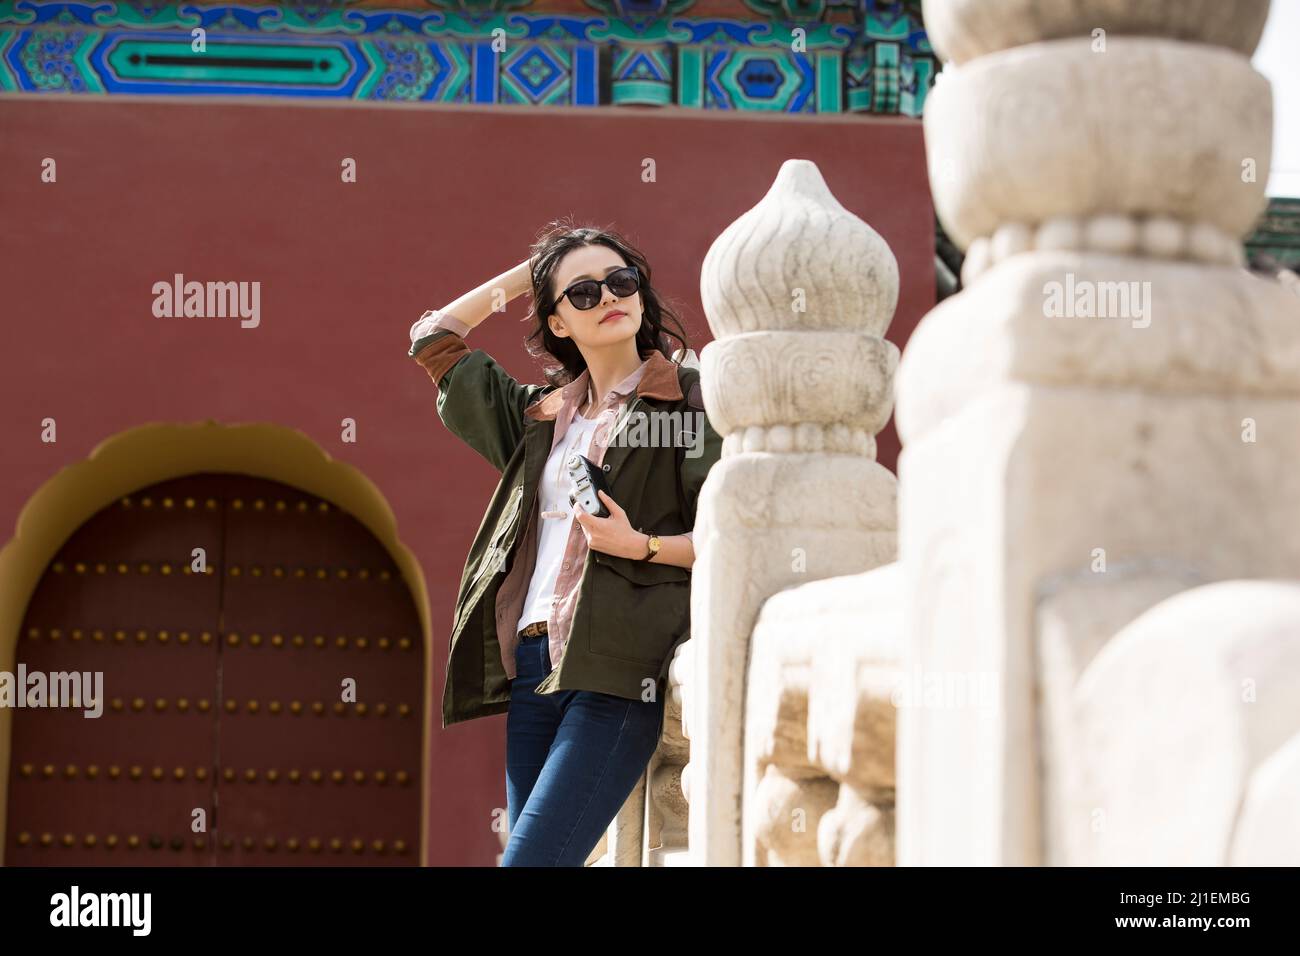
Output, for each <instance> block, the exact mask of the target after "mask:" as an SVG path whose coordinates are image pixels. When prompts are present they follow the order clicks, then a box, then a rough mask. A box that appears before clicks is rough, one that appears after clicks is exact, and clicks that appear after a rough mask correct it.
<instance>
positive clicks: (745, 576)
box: [682, 160, 898, 866]
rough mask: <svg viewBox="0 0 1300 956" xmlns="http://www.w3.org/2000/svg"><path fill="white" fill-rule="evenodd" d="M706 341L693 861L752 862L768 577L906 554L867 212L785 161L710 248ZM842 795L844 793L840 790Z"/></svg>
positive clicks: (886, 280)
mask: <svg viewBox="0 0 1300 956" xmlns="http://www.w3.org/2000/svg"><path fill="white" fill-rule="evenodd" d="M700 292H701V297H702V299H703V303H704V309H705V312H706V314H707V316H708V320H709V325H710V327H711V328H712V330H713V333H714V336H715V339H714V341H713V342H711V343H709V344H708V345H707V346H705V348H704V350H703V352H702V353H701V373H702V374H701V378H702V382H703V387H704V402H705V408H706V410H707V412H708V415H709V420H710V422H711V423H712V425H713V427H714V428H715V429H716V430H717V431H718V433H719V434H720V435H722V436H724V437H723V452H722V459H721V460H720V461H719V462H718V463H717V464H716V465H715V466H714V467H713V470H712V471H711V472H710V473H709V478H708V480H707V481H706V482H705V485H704V489H703V491H702V492H701V496H700V502H699V510H698V514H697V517H696V524H695V547H696V551H697V556H696V563H695V569H694V582H693V587H692V597H691V627H692V639H691V640H690V641H688V642H687V643H686V644H684V645H682V653H684V654H688V655H689V656H690V658H691V660H690V664H689V667H688V674H689V678H688V680H687V681H686V682H685V683H684V685H683V692H684V706H683V712H684V726H685V732H686V736H687V737H688V738H689V739H690V763H689V765H688V766H687V768H686V771H685V774H684V777H683V789H684V791H685V793H686V796H687V799H688V800H689V803H690V820H689V841H690V858H691V862H692V863H694V864H703V865H721V866H736V865H739V864H740V863H741V811H742V807H741V794H742V783H743V773H742V758H743V754H742V747H743V739H744V737H743V731H744V719H743V718H744V703H745V701H744V698H745V686H746V673H747V668H748V661H749V653H750V638H751V632H752V630H753V628H754V623H755V620H756V618H757V616H758V612H759V608H760V607H761V606H762V604H763V602H764V601H765V600H766V599H767V598H768V597H769V596H771V595H772V594H774V593H776V592H777V591H780V590H782V589H784V588H787V587H790V586H792V585H795V584H802V583H805V582H807V581H811V580H815V579H819V578H825V577H832V576H837V575H846V574H852V573H857V572H861V571H864V570H867V569H869V568H872V567H875V566H877V565H880V564H883V563H885V562H887V561H891V560H892V559H893V557H894V553H895V546H896V541H895V523H896V522H895V501H896V499H895V479H894V476H893V474H892V473H891V472H889V471H888V470H887V469H886V468H884V467H882V466H881V465H880V464H879V463H878V462H877V461H876V460H875V445H876V442H875V435H876V433H877V432H879V431H880V429H881V428H882V427H883V426H884V424H885V422H886V421H887V420H888V418H889V414H890V412H891V410H892V407H893V399H892V394H893V388H892V383H893V374H894V369H895V367H896V364H897V360H898V350H897V348H896V347H895V346H894V345H892V344H891V343H889V342H887V341H885V340H884V338H882V336H883V334H884V332H885V329H886V328H887V327H888V325H889V322H890V320H891V319H892V318H893V314H894V309H895V306H896V305H897V302H898V266H897V263H896V262H895V260H894V256H893V253H891V252H890V251H889V247H888V246H887V245H886V244H885V242H884V240H882V239H881V237H880V236H879V234H877V233H876V232H875V230H873V229H872V228H871V227H870V226H868V225H867V224H866V223H865V222H863V221H862V220H861V219H859V218H858V217H857V216H855V215H853V214H852V213H850V212H849V211H848V210H846V209H845V208H844V207H843V206H841V205H840V203H839V202H837V201H836V199H835V197H834V196H832V195H831V193H830V191H829V190H828V189H827V187H826V184H825V182H824V181H823V180H822V177H821V174H820V173H819V172H818V170H817V167H816V165H814V164H813V163H811V162H809V161H807V160H788V161H786V162H785V163H784V164H783V165H782V167H781V170H780V172H779V173H778V174H777V177H776V180H775V182H773V184H772V187H771V189H770V190H769V191H768V193H767V195H766V196H764V197H763V200H762V201H761V202H760V203H759V204H758V205H756V206H755V207H754V208H753V209H751V210H749V211H748V212H747V213H745V214H744V215H743V216H741V217H740V218H739V219H737V220H736V221H735V222H734V223H732V224H731V225H730V226H729V227H728V228H727V229H726V230H725V231H724V232H723V233H722V235H720V236H719V237H718V239H717V240H716V241H715V242H714V243H713V245H712V247H711V248H710V249H709V253H708V255H707V256H706V258H705V260H704V266H703V269H702V272H701V277H700ZM831 799H832V801H833V800H834V795H833V794H832V796H831Z"/></svg>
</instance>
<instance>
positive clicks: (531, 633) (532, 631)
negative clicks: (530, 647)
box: [519, 621, 546, 637]
mask: <svg viewBox="0 0 1300 956" xmlns="http://www.w3.org/2000/svg"><path fill="white" fill-rule="evenodd" d="M545 633H546V622H545V621H534V622H533V623H532V624H529V625H528V626H527V627H525V628H524V629H523V630H522V631H520V632H519V636H520V637H535V636H536V635H538V634H545Z"/></svg>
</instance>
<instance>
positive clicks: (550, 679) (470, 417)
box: [408, 329, 722, 727]
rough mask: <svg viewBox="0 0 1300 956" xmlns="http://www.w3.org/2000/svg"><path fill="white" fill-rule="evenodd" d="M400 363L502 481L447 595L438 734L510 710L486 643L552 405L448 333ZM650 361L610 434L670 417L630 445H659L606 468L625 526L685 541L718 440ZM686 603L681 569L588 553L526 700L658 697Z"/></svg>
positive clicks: (692, 390) (697, 409)
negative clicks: (449, 614)
mask: <svg viewBox="0 0 1300 956" xmlns="http://www.w3.org/2000/svg"><path fill="white" fill-rule="evenodd" d="M448 337H453V339H452V340H451V341H444V340H445V339H447V338H448ZM408 354H409V355H410V356H411V357H413V358H416V360H417V361H419V362H420V364H421V365H423V366H424V367H425V369H426V370H427V371H428V372H429V374H430V377H431V378H432V379H433V380H434V381H435V382H436V384H437V385H438V399H437V410H438V416H439V417H440V418H441V419H442V422H443V424H444V425H446V427H447V429H448V430H449V431H451V432H452V434H454V435H455V436H456V437H458V438H460V439H461V440H462V441H464V442H465V443H466V444H467V445H469V446H470V447H471V448H473V449H474V450H475V451H476V452H478V453H479V454H480V455H482V456H483V457H484V458H485V459H487V460H488V461H489V462H490V463H491V464H492V465H493V467H495V468H496V469H497V470H498V471H500V472H501V479H500V481H499V482H498V483H497V487H496V490H495V492H494V493H493V495H492V499H491V501H489V502H488V506H487V512H486V514H484V516H483V521H482V523H481V524H480V526H479V529H478V533H477V534H476V535H475V536H474V541H473V544H472V545H471V546H470V553H469V558H468V559H467V560H466V562H465V569H464V572H463V573H462V575H461V580H460V587H459V590H458V593H457V596H456V609H455V614H454V617H453V623H452V630H451V647H450V656H449V660H448V663H447V678H446V683H445V685H444V687H443V698H442V725H443V727H447V726H450V725H451V724H454V723H458V722H460V721H464V720H472V719H474V718H476V717H486V716H489V715H492V714H500V713H504V712H505V711H506V710H507V709H508V707H509V703H510V685H511V680H510V678H508V677H507V676H506V674H505V672H504V670H503V668H502V664H501V648H500V646H499V644H498V641H497V634H496V617H495V613H494V608H495V604H496V596H497V590H498V588H499V587H500V585H501V582H502V580H503V579H504V578H505V577H506V574H507V573H508V572H509V569H510V568H511V566H512V562H513V561H514V558H515V555H516V552H517V550H518V549H517V544H518V541H519V539H520V536H521V531H522V529H523V528H524V527H525V520H524V519H525V518H526V517H527V516H528V514H529V511H528V509H533V508H536V507H537V493H538V483H539V481H540V479H541V475H542V470H543V467H544V466H545V464H546V459H547V458H548V457H549V455H550V451H551V446H552V441H551V439H552V436H553V434H554V431H555V418H556V413H557V412H558V411H559V408H560V405H561V404H562V396H561V394H560V393H559V390H558V388H557V386H555V385H549V384H548V385H522V384H520V383H519V382H517V381H516V380H515V379H514V378H512V377H511V376H510V375H509V374H508V373H507V372H506V371H505V370H504V369H502V368H501V367H500V366H499V365H498V364H497V363H496V362H495V361H493V359H492V358H491V357H490V356H489V355H487V354H486V353H485V352H483V351H482V350H480V349H467V348H466V346H465V345H464V340H463V339H461V338H460V337H459V336H457V335H455V333H454V332H451V331H449V330H446V329H440V330H438V331H436V332H434V333H433V334H431V335H426V336H424V337H423V338H420V339H419V340H417V341H416V342H415V343H413V344H412V346H411V349H410V352H409V353H408ZM648 361H649V363H650V364H649V366H648V367H647V369H646V372H645V374H643V375H642V377H641V380H640V382H639V383H638V385H637V389H636V394H635V395H632V396H630V397H629V399H628V400H627V402H626V405H625V406H624V408H623V410H622V413H621V415H620V418H619V420H618V424H616V426H615V435H617V434H618V432H619V428H620V425H622V426H627V427H628V428H629V429H630V430H629V432H628V433H627V434H628V436H631V435H632V434H633V433H634V432H636V431H637V429H634V428H632V426H633V425H636V424H637V420H638V417H639V416H644V415H645V413H647V412H651V413H653V412H661V413H662V412H671V413H676V414H672V415H666V416H655V415H649V416H646V418H642V421H643V422H645V423H646V424H648V425H649V426H650V427H644V426H643V427H641V428H640V430H639V433H640V435H642V436H647V435H657V436H658V440H652V441H646V440H644V439H636V438H630V439H629V440H627V441H624V442H620V441H619V440H618V439H617V438H615V439H614V440H611V442H610V444H609V446H608V447H607V448H606V450H605V456H604V461H603V465H602V467H603V469H604V475H605V481H606V482H607V483H608V484H609V488H610V494H611V496H612V497H613V499H614V500H615V501H616V502H618V504H619V505H620V506H621V507H622V508H623V509H624V511H626V512H627V516H628V520H629V521H630V522H631V524H632V526H633V527H635V528H646V529H651V530H653V531H654V532H655V533H656V534H659V535H663V536H667V535H675V534H684V533H686V532H688V531H692V530H693V529H694V526H695V509H696V504H697V502H698V501H699V496H700V489H701V487H702V486H703V484H704V479H705V476H706V475H707V474H708V472H709V469H710V468H711V467H712V466H713V464H714V462H716V461H717V460H718V459H719V457H720V456H721V453H722V440H721V438H720V437H719V435H718V434H717V432H715V431H714V430H713V428H712V426H711V425H710V424H709V422H708V417H707V415H706V414H705V413H704V403H703V401H702V399H701V397H700V388H699V371H698V370H697V369H694V368H688V367H686V366H681V365H678V364H677V363H675V362H673V361H671V360H669V359H668V358H666V357H665V356H664V355H662V354H661V353H658V352H655V353H652V354H651V355H650V357H649V359H648ZM647 419H648V421H647ZM681 429H686V430H687V431H686V432H682V431H681ZM669 433H671V436H672V437H671V438H669V439H665V438H664V436H665V435H667V434H669ZM690 591H691V571H690V569H689V568H681V567H677V566H675V565H671V564H660V563H657V562H647V561H642V560H638V559H635V558H625V557H620V556H617V555H612V554H606V553H604V552H600V551H596V550H594V549H589V550H588V552H587V559H586V563H585V565H584V567H583V572H582V580H581V583H580V585H579V591H578V600H577V604H576V605H575V607H574V611H573V623H572V628H571V630H570V632H569V639H568V641H567V643H566V644H565V646H564V652H563V655H562V656H561V659H560V661H559V662H558V663H557V664H556V666H555V667H554V668H553V669H552V671H551V673H550V674H549V675H548V676H547V677H546V679H545V680H543V681H542V682H541V684H539V685H538V687H537V688H536V693H539V694H554V693H558V692H560V691H566V690H591V691H600V692H603V693H606V694H613V695H615V696H619V697H627V698H630V699H636V700H639V699H643V698H644V697H645V691H646V690H647V689H648V687H649V685H650V683H653V684H654V685H655V693H656V694H657V695H660V696H662V695H663V693H664V692H665V690H666V687H667V676H668V666H669V664H670V663H671V660H672V655H673V651H674V650H675V649H676V647H677V645H678V644H680V643H681V642H682V641H683V640H685V639H686V638H687V637H689V635H690Z"/></svg>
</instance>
